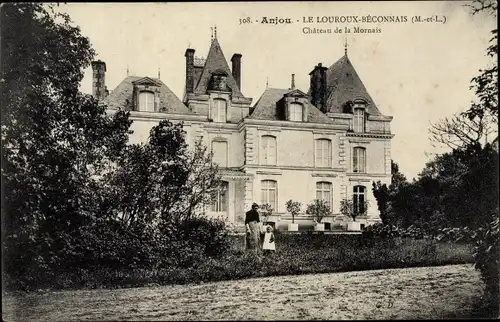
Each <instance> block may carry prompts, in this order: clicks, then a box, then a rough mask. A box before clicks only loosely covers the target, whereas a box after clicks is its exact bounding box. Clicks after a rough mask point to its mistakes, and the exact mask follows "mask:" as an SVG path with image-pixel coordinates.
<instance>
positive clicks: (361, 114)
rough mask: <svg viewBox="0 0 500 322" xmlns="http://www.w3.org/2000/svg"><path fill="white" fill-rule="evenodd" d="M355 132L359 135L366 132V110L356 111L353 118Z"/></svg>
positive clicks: (356, 109)
mask: <svg viewBox="0 0 500 322" xmlns="http://www.w3.org/2000/svg"><path fill="white" fill-rule="evenodd" d="M353 123H354V125H353V130H354V132H357V133H362V132H364V131H365V110H364V109H362V108H355V109H354V116H353Z"/></svg>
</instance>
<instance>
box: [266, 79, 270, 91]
mask: <svg viewBox="0 0 500 322" xmlns="http://www.w3.org/2000/svg"><path fill="white" fill-rule="evenodd" d="M268 87H269V77H267V78H266V89H267V88H268Z"/></svg>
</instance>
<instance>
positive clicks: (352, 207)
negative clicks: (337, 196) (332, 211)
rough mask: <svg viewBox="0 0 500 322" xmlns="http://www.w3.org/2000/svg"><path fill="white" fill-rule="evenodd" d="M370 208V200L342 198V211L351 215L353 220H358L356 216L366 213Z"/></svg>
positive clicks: (345, 214)
mask: <svg viewBox="0 0 500 322" xmlns="http://www.w3.org/2000/svg"><path fill="white" fill-rule="evenodd" d="M367 210H368V201H367V200H363V201H361V202H360V201H357V202H355V201H354V200H353V199H347V198H345V199H342V200H341V201H340V213H341V214H343V215H344V216H349V217H351V218H352V220H353V221H356V218H357V217H359V216H362V215H364V214H366V211H367Z"/></svg>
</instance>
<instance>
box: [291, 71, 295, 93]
mask: <svg viewBox="0 0 500 322" xmlns="http://www.w3.org/2000/svg"><path fill="white" fill-rule="evenodd" d="M290 89H291V90H294V89H295V74H292V85H291V86H290Z"/></svg>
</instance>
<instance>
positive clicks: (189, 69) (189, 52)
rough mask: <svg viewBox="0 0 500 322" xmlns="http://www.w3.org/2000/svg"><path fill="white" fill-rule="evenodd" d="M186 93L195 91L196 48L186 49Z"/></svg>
mask: <svg viewBox="0 0 500 322" xmlns="http://www.w3.org/2000/svg"><path fill="white" fill-rule="evenodd" d="M184 57H186V94H190V93H192V92H193V91H194V49H191V48H188V49H186V53H185V54H184Z"/></svg>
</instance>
